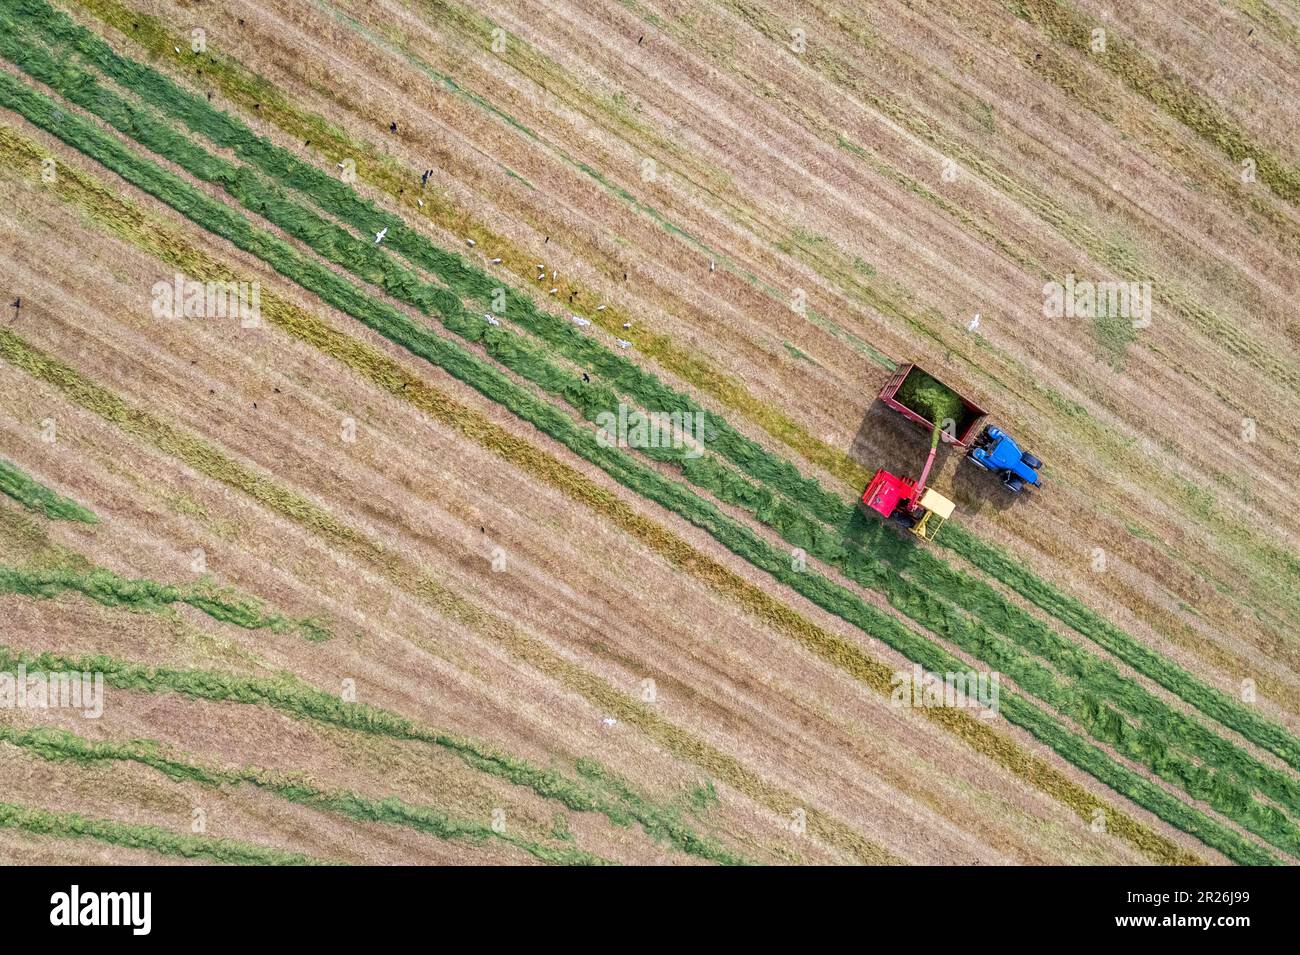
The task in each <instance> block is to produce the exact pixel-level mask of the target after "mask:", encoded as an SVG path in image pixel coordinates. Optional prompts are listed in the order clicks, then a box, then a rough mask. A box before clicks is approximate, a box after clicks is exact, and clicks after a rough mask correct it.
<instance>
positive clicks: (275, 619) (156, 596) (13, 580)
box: [0, 564, 330, 641]
mask: <svg viewBox="0 0 1300 955" xmlns="http://www.w3.org/2000/svg"><path fill="white" fill-rule="evenodd" d="M0 593H8V594H23V595H25V596H28V597H39V598H44V599H50V598H53V597H58V596H59V595H61V594H65V593H77V594H81V595H82V596H84V597H89V598H90V599H91V600H94V601H95V602H97V603H100V604H103V605H104V606H107V607H124V608H127V609H130V610H134V611H139V612H142V613H149V612H153V613H157V612H160V611H162V610H165V609H167V608H169V607H172V606H174V605H176V604H187V605H189V606H191V607H194V608H195V609H197V610H201V611H202V612H203V613H205V614H207V615H208V616H209V617H211V618H212V619H213V620H217V621H220V622H222V623H230V624H234V625H235V626H237V627H242V628H243V629H245V630H261V629H268V630H270V631H271V632H273V633H286V632H294V633H298V634H300V635H301V636H303V637H305V638H306V639H308V640H312V641H322V640H328V639H329V637H330V632H329V630H328V629H327V628H326V627H325V626H324V625H323V624H321V623H320V622H319V621H317V620H311V619H304V620H291V619H289V618H287V617H284V616H282V615H280V614H268V613H266V612H265V609H264V608H263V606H262V604H261V602H260V601H258V600H256V599H254V598H252V597H244V596H240V595H239V594H237V593H235V592H234V591H233V590H231V589H229V588H218V587H216V586H214V585H212V584H211V583H210V582H207V581H200V582H199V583H196V584H190V585H188V586H184V587H178V586H175V585H173V584H160V583H158V582H156V581H153V580H143V579H136V580H132V579H127V578H125V577H120V576H118V575H117V574H115V573H113V571H111V570H108V569H107V568H104V567H95V568H92V569H90V570H81V569H74V568H70V567H59V568H20V567H8V566H5V565H3V564H0Z"/></svg>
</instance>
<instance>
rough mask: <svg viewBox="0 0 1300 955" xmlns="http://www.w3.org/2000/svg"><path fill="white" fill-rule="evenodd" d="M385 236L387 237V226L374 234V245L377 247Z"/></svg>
mask: <svg viewBox="0 0 1300 955" xmlns="http://www.w3.org/2000/svg"><path fill="white" fill-rule="evenodd" d="M386 235H388V226H384V227H383V228H382V229H380V230H379V231H378V232H376V233H375V245H378V244H379V243H380V242H383V241H384V236H386Z"/></svg>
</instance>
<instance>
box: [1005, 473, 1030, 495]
mask: <svg viewBox="0 0 1300 955" xmlns="http://www.w3.org/2000/svg"><path fill="white" fill-rule="evenodd" d="M1002 486H1003V487H1004V488H1006V489H1007V490H1008V491H1010V492H1011V493H1012V494H1019V493H1020V492H1021V491H1023V490H1024V489H1025V485H1024V482H1023V481H1021V480H1020V478H1016V477H1011V478H1007V479H1006V480H1005V481H1003V482H1002Z"/></svg>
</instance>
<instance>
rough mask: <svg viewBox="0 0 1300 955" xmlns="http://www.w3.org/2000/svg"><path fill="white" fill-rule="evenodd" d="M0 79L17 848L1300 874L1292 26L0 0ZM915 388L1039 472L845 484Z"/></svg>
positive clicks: (269, 859)
mask: <svg viewBox="0 0 1300 955" xmlns="http://www.w3.org/2000/svg"><path fill="white" fill-rule="evenodd" d="M196 31H199V32H196ZM1099 37H1100V40H1099ZM0 59H2V61H3V63H2V65H0V209H3V213H0V262H3V271H2V273H0V293H2V294H3V295H4V296H5V304H6V306H7V307H6V309H5V312H4V315H3V325H0V396H3V400H2V401H0V489H3V490H4V491H5V493H6V496H3V497H0V621H2V622H0V656H3V660H0V671H3V672H4V673H8V674H11V675H14V677H12V678H11V679H10V680H9V683H8V684H7V685H8V686H9V687H10V692H11V697H10V700H11V702H9V703H7V704H5V705H4V706H3V708H0V759H2V760H3V762H4V770H3V779H4V780H5V787H4V794H3V796H0V859H3V860H4V861H6V862H14V863H35V862H47V863H48V862H64V863H67V862H86V863H100V862H161V861H182V862H183V861H196V862H235V863H239V862H264V863H278V864H297V863H304V862H345V863H348V862H351V863H358V862H368V863H408V864H409V863H445V864H460V863H505V864H582V863H602V862H614V863H641V864H691V863H724V864H731V863H807V864H817V863H890V864H906V863H911V864H918V863H920V864H996V863H1023V864H1036V863H1037V864H1042V863H1072V864H1104V863H1111V864H1114V863H1119V864H1143V863H1145V864H1150V863H1169V864H1175V863H1207V864H1226V863H1241V864H1270V863H1280V864H1293V863H1295V862H1296V861H1297V860H1300V773H1298V772H1297V770H1300V741H1298V740H1297V734H1298V733H1300V676H1298V675H1297V661H1298V660H1300V647H1298V646H1297V623H1298V622H1300V586H1297V585H1298V584H1300V557H1298V556H1297V554H1298V553H1300V519H1298V518H1297V516H1296V511H1297V509H1296V507H1295V504H1296V493H1295V491H1294V485H1293V482H1294V480H1295V475H1296V473H1297V469H1298V467H1300V454H1298V453H1297V451H1296V448H1295V444H1294V441H1293V439H1292V430H1293V429H1292V428H1291V426H1290V422H1292V421H1294V420H1295V419H1296V417H1297V416H1298V415H1300V387H1297V385H1298V383H1300V358H1298V357H1297V355H1298V353H1300V323H1297V320H1296V318H1295V316H1294V312H1293V310H1292V308H1291V307H1290V306H1291V303H1292V302H1293V301H1294V299H1295V297H1296V295H1297V293H1300V287H1298V283H1297V278H1296V269H1295V264H1296V262H1297V258H1298V257H1300V159H1298V157H1297V148H1296V139H1295V131H1296V129H1297V125H1298V124H1297V105H1296V104H1297V103H1300V10H1298V9H1297V8H1296V6H1295V5H1294V4H1293V3H1291V2H1290V0H1271V2H1270V0H1259V2H1250V3H1245V2H1241V3H1237V2H1230V3H1224V4H1209V3H1198V4H1193V5H1191V6H1190V7H1188V5H1185V4H1178V3H1172V2H1163V3H1134V4H1125V5H1122V7H1121V6H1120V5H1116V6H1110V5H1107V4H1102V3H1093V2H1090V0H1073V2H1068V3H1067V2H1063V0H1021V2H1005V3H1002V2H996V0H988V2H983V0H969V2H961V3H954V4H938V3H894V2H886V3H865V2H846V3H827V2H822V0H812V2H808V3H789V2H749V0H743V2H730V0H705V2H695V0H682V2H673V0H669V2H657V0H646V2H642V0H623V2H619V3H615V2H606V3H585V2H582V3H578V2H572V3H571V2H565V0H546V2H538V3H533V2H474V3H442V2H430V0H379V2H361V0H292V2H289V0H270V2H263V3H257V4H254V3H248V2H242V0H237V2H232V3H228V4H213V3H208V2H159V0H0ZM426 170H427V171H428V176H427V177H426V179H427V181H424V182H422V173H424V172H425V171H426ZM383 229H387V230H388V231H387V232H386V233H385V234H384V239H383V240H382V241H381V242H378V243H377V242H375V241H374V240H375V235H376V234H377V233H378V232H380V231H381V230H383ZM539 273H540V274H539ZM1069 275H1074V276H1075V277H1076V278H1078V279H1080V280H1083V279H1090V280H1093V281H1124V282H1136V283H1149V287H1150V289H1151V294H1152V307H1151V314H1150V322H1149V323H1145V322H1143V323H1139V324H1140V325H1142V326H1144V327H1134V325H1133V323H1132V322H1130V321H1129V320H1128V318H1127V317H1124V316H1119V317H1115V316H1102V317H1101V318H1065V317H1062V318H1048V317H1044V285H1045V283H1049V282H1064V281H1065V280H1066V277H1067V276H1069ZM178 276H180V277H182V279H188V280H190V281H194V282H200V283H202V282H242V283H256V287H257V288H258V290H259V300H258V315H257V318H258V320H257V321H256V322H253V323H246V322H241V320H240V318H239V317H238V316H220V315H212V314H203V309H201V308H200V309H197V310H195V311H196V312H197V313H198V314H189V315H186V314H180V315H177V316H170V315H167V314H160V312H159V309H158V303H159V295H160V293H159V292H158V286H159V284H160V283H161V284H162V285H173V284H174V283H175V282H176V281H177V277H178ZM18 300H21V306H20V307H15V306H12V305H10V304H9V303H12V302H15V301H18ZM182 311H183V310H182ZM977 315H978V316H979V322H978V324H976V325H975V327H973V328H972V319H973V318H974V317H975V316H977ZM489 319H490V321H489ZM574 319H579V320H580V321H574ZM897 360H904V361H916V362H918V363H920V364H921V365H923V366H925V367H926V368H928V369H930V370H932V371H934V372H935V373H937V374H939V375H940V377H942V378H944V379H945V380H946V381H947V382H949V383H950V384H953V385H956V386H958V387H959V388H960V389H961V390H962V391H964V392H967V393H969V394H971V395H973V396H975V397H977V398H978V399H979V401H980V402H981V404H983V405H984V406H985V407H987V408H989V409H991V411H992V413H993V420H994V421H996V422H997V423H999V424H1001V425H1003V426H1005V427H1007V428H1008V429H1009V430H1011V431H1012V432H1013V433H1014V434H1015V435H1016V436H1017V437H1018V438H1019V439H1021V440H1022V443H1024V444H1027V445H1028V446H1029V447H1030V448H1032V450H1033V451H1034V452H1036V453H1037V454H1038V456H1039V457H1041V458H1042V459H1043V460H1044V461H1045V462H1046V466H1045V468H1044V472H1043V473H1044V487H1043V488H1042V489H1041V491H1039V492H1037V493H1034V494H1033V495H1025V496H1024V498H1023V499H1016V500H1013V499H1011V498H1010V496H1009V495H1007V494H1006V492H1004V491H1003V490H1002V488H1001V487H1000V486H999V485H998V483H997V482H996V481H995V480H994V479H993V478H992V476H990V475H987V474H983V473H980V472H978V471H975V470H974V469H973V468H971V467H970V466H969V465H968V464H965V463H962V462H961V460H960V458H959V457H958V456H957V455H956V454H955V453H952V452H951V451H950V450H949V449H947V448H944V449H941V450H940V457H939V462H938V465H937V467H936V473H935V476H934V478H933V480H934V483H935V486H937V487H938V488H940V489H941V490H943V491H944V492H945V493H947V494H949V496H951V497H952V498H953V499H954V500H955V501H956V503H957V513H956V515H955V516H954V518H953V520H952V521H951V522H950V523H949V525H948V526H947V527H946V528H945V530H944V532H943V534H942V535H941V537H940V539H939V541H938V542H936V543H935V544H928V545H927V544H922V543H919V542H915V543H914V542H913V540H912V539H911V538H910V537H906V536H905V535H900V534H899V533H897V532H895V530H893V529H891V528H884V527H882V526H881V525H880V524H879V523H877V521H876V520H875V519H874V518H871V517H868V516H866V515H864V514H862V513H861V512H858V511H856V510H855V508H854V503H855V502H856V500H857V497H858V496H859V495H860V494H861V491H862V488H863V486H864V485H865V483H866V481H867V479H868V478H869V477H870V475H871V473H872V472H873V471H874V470H875V469H876V468H877V467H887V468H889V469H890V470H891V471H894V472H896V473H902V474H915V473H916V471H917V470H919V465H920V463H921V460H922V458H923V457H924V454H925V439H924V438H923V437H922V436H921V435H920V434H919V433H918V432H916V431H915V430H912V429H910V427H909V426H907V425H906V424H905V423H904V422H902V420H901V419H899V418H897V417H896V416H894V415H892V413H890V412H888V411H886V410H884V409H883V408H882V407H881V406H880V405H879V404H878V403H876V402H875V396H876V393H877V391H878V390H879V388H880V386H881V384H882V383H883V382H884V381H885V380H886V378H887V377H888V375H889V372H890V369H891V368H892V365H893V362H894V361H897ZM584 376H585V377H584ZM620 402H622V403H625V404H626V405H628V406H629V407H631V408H633V409H638V408H639V409H643V410H651V411H659V410H663V411H683V410H691V411H701V412H703V414H704V419H705V421H706V422H707V424H706V427H705V432H704V441H703V447H702V453H701V454H698V455H697V454H695V453H694V452H689V449H667V450H665V449H638V448H624V447H612V448H611V447H607V446H605V443H604V442H601V441H598V440H597V426H596V424H595V421H596V418H597V416H598V415H599V414H600V413H601V412H602V411H609V410H611V409H614V408H616V407H617V405H618V404H619V403H620ZM688 452H689V453H688ZM916 664H919V665H921V666H923V667H924V668H926V669H927V670H930V671H932V672H938V673H944V672H949V671H954V670H961V671H965V670H971V671H977V672H989V671H992V672H996V673H997V674H998V675H999V677H1000V681H1001V682H1000V687H1001V695H1000V700H999V705H998V706H997V707H996V712H992V713H991V712H987V711H983V710H982V709H981V708H980V707H977V706H966V705H961V706H946V707H899V706H897V705H895V701H894V700H893V699H892V696H893V694H892V688H893V684H894V682H895V675H896V674H899V673H907V672H910V671H911V669H912V667H913V666H914V665H916ZM68 671H75V672H83V671H84V672H87V673H99V674H102V675H103V679H104V683H105V690H104V697H103V701H102V702H103V712H102V715H101V716H99V717H98V718H93V719H91V718H86V717H85V716H83V715H82V713H81V712H80V711H76V710H70V709H67V708H48V707H47V708H41V707H38V706H33V705H26V706H23V705H16V704H15V703H14V702H13V701H12V693H13V692H14V687H15V679H16V678H17V675H19V674H21V673H27V674H29V675H40V674H50V673H60V672H68ZM4 688H5V684H4V683H3V678H0V702H4V700H5V699H6V697H5V695H4ZM959 702H962V703H965V702H967V701H965V700H960V701H959Z"/></svg>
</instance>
